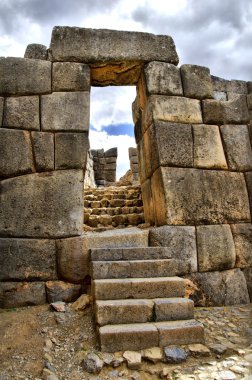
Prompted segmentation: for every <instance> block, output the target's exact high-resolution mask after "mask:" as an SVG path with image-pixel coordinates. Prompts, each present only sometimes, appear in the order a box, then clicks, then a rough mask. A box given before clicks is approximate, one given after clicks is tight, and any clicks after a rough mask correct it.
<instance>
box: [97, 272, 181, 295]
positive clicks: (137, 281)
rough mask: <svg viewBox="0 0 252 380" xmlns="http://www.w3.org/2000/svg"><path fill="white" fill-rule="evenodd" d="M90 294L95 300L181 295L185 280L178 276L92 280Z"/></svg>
mask: <svg viewBox="0 0 252 380" xmlns="http://www.w3.org/2000/svg"><path fill="white" fill-rule="evenodd" d="M92 294H93V296H94V298H95V300H116V299H128V298H132V299H139V298H147V299H152V298H170V297H183V296H184V295H185V280H184V279H182V278H180V277H156V278H130V279H129V278H125V279H103V280H93V281H92Z"/></svg>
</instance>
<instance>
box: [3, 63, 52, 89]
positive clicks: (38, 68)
mask: <svg viewBox="0 0 252 380" xmlns="http://www.w3.org/2000/svg"><path fill="white" fill-rule="evenodd" d="M50 92H51V62H48V61H42V60H38V59H28V58H10V57H8V58H1V59H0V95H30V94H31V95H36V94H47V93H50Z"/></svg>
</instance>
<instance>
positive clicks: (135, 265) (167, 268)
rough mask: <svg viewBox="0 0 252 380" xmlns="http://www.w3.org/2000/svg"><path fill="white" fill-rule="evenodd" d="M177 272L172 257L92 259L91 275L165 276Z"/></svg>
mask: <svg viewBox="0 0 252 380" xmlns="http://www.w3.org/2000/svg"><path fill="white" fill-rule="evenodd" d="M176 274H177V262H176V261H175V260H173V259H162V260H134V261H126V260H124V261H123V260H122V261H94V262H92V263H91V276H92V278H95V279H103V278H146V277H147V278H148V277H167V276H175V275H176Z"/></svg>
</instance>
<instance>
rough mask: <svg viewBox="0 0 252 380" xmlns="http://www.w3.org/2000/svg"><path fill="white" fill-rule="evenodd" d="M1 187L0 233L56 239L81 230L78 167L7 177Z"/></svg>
mask: <svg viewBox="0 0 252 380" xmlns="http://www.w3.org/2000/svg"><path fill="white" fill-rule="evenodd" d="M1 190H2V191H1V202H0V234H1V235H2V236H17V237H39V238H47V237H53V238H54V237H55V238H57V237H64V236H73V235H80V234H81V233H82V230H83V200H82V197H83V195H82V193H83V172H82V170H64V171H56V172H45V173H39V174H29V175H26V176H21V177H17V178H12V179H7V180H5V181H2V182H1Z"/></svg>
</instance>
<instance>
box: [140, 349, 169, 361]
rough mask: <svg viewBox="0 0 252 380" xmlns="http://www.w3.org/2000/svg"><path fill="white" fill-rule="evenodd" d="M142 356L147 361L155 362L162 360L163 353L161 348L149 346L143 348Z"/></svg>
mask: <svg viewBox="0 0 252 380" xmlns="http://www.w3.org/2000/svg"><path fill="white" fill-rule="evenodd" d="M142 357H143V358H144V359H146V360H148V361H149V362H151V363H153V364H155V363H158V362H161V361H163V359H164V354H163V350H162V348H160V347H151V348H146V349H145V350H143V351H142Z"/></svg>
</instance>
